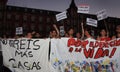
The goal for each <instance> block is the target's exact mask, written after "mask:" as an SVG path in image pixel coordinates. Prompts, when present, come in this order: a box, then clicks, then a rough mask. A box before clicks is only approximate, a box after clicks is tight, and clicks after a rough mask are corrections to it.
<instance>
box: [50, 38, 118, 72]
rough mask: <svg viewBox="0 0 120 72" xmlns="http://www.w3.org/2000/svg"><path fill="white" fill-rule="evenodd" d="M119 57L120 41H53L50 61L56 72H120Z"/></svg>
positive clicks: (62, 39) (64, 39)
mask: <svg viewBox="0 0 120 72" xmlns="http://www.w3.org/2000/svg"><path fill="white" fill-rule="evenodd" d="M119 55H120V39H115V40H111V41H108V42H101V41H97V40H94V39H91V38H89V39H86V40H85V41H80V40H77V39H74V38H71V39H67V38H61V39H57V40H54V39H53V40H51V55H50V56H51V60H50V61H51V64H52V66H53V68H54V69H55V71H56V72H119V71H120V66H119V65H120V60H119V59H120V56H119Z"/></svg>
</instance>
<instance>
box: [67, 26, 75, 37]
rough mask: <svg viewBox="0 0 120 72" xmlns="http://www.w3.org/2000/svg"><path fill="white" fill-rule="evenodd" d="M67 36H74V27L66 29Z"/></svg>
mask: <svg viewBox="0 0 120 72" xmlns="http://www.w3.org/2000/svg"><path fill="white" fill-rule="evenodd" d="M68 37H69V38H73V37H74V29H73V28H72V27H70V28H69V29H68Z"/></svg>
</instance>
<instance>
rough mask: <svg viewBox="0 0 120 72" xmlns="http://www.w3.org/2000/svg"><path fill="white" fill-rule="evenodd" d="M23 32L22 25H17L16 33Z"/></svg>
mask: <svg viewBox="0 0 120 72" xmlns="http://www.w3.org/2000/svg"><path fill="white" fill-rule="evenodd" d="M20 34H23V28H22V27H17V28H16V35H20Z"/></svg>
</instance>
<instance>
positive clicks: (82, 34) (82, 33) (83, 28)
mask: <svg viewBox="0 0 120 72" xmlns="http://www.w3.org/2000/svg"><path fill="white" fill-rule="evenodd" d="M81 27H82V36H81V39H83V38H84V27H83V22H82V23H81Z"/></svg>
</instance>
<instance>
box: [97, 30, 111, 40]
mask: <svg viewBox="0 0 120 72" xmlns="http://www.w3.org/2000/svg"><path fill="white" fill-rule="evenodd" d="M97 40H100V41H110V40H111V39H110V37H108V35H107V31H106V30H105V29H101V31H100V35H99V36H98V37H97Z"/></svg>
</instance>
